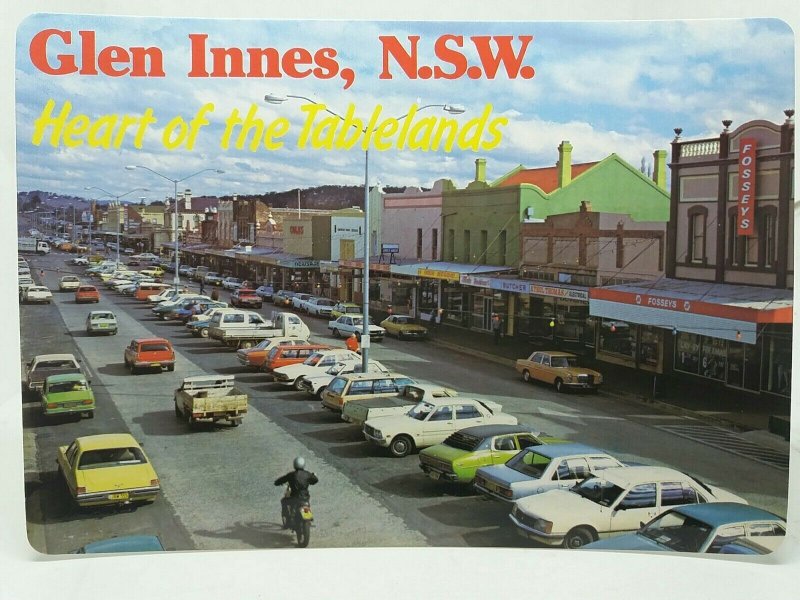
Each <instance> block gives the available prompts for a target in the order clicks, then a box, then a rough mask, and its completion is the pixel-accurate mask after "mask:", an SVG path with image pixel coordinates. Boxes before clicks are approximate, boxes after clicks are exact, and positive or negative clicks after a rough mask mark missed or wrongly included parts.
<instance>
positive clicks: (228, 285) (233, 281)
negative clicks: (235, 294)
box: [222, 277, 258, 292]
mask: <svg viewBox="0 0 800 600" xmlns="http://www.w3.org/2000/svg"><path fill="white" fill-rule="evenodd" d="M222 287H224V288H225V289H226V290H238V289H239V288H240V287H242V280H241V279H239V278H238V277H226V278H225V279H223V280H222ZM257 291H258V290H256V292H257Z"/></svg>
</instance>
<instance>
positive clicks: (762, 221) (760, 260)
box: [728, 206, 778, 268]
mask: <svg viewBox="0 0 800 600" xmlns="http://www.w3.org/2000/svg"><path fill="white" fill-rule="evenodd" d="M755 219H756V224H755V228H754V233H753V235H737V232H738V230H737V227H736V224H737V223H736V222H737V215H736V208H735V207H734V208H731V209H730V210H729V212H728V233H729V235H728V264H729V265H731V266H747V267H766V268H773V267H774V266H775V261H776V256H777V251H778V249H777V240H776V238H777V208H776V207H774V206H761V207H758V208H757V210H756V214H755Z"/></svg>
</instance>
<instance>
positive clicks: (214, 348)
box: [186, 345, 231, 354]
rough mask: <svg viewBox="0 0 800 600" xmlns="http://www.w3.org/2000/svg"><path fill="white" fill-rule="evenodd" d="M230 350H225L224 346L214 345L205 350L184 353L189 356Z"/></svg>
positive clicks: (199, 349) (195, 349)
mask: <svg viewBox="0 0 800 600" xmlns="http://www.w3.org/2000/svg"><path fill="white" fill-rule="evenodd" d="M230 350H231V349H230V348H226V347H225V346H221V345H216V346H211V347H205V348H193V349H191V350H186V352H188V353H189V354H217V353H218V352H225V351H228V352H229V351H230Z"/></svg>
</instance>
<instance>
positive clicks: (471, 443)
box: [419, 425, 564, 484]
mask: <svg viewBox="0 0 800 600" xmlns="http://www.w3.org/2000/svg"><path fill="white" fill-rule="evenodd" d="M561 442H564V440H562V439H560V438H556V437H553V436H551V435H548V434H546V433H543V432H541V431H536V430H531V428H530V426H527V425H478V426H476V427H467V428H466V429H461V430H459V431H456V432H455V433H453V434H451V435H450V436H448V437H447V438H446V439H445V440H444V441H443V442H442V443H441V444H436V445H435V446H430V447H428V448H425V449H423V450H421V451H420V453H419V467H420V469H422V471H423V472H424V473H425V474H426V475H427V476H428V477H430V478H431V479H433V480H437V481H448V482H453V483H466V484H469V483H472V482H473V480H474V479H475V472H476V471H477V470H478V469H479V468H480V467H488V466H490V465H497V464H502V463H504V462H506V461H507V460H508V459H510V458H512V457H513V456H514V455H515V454H517V453H519V452H520V450H524V449H525V448H533V447H536V446H540V445H542V444H554V443H561Z"/></svg>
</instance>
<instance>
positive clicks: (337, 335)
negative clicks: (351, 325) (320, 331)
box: [333, 327, 342, 338]
mask: <svg viewBox="0 0 800 600" xmlns="http://www.w3.org/2000/svg"><path fill="white" fill-rule="evenodd" d="M333 337H335V338H338V337H342V334H341V333H339V330H338V329H336V328H335V327H334V328H333Z"/></svg>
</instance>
